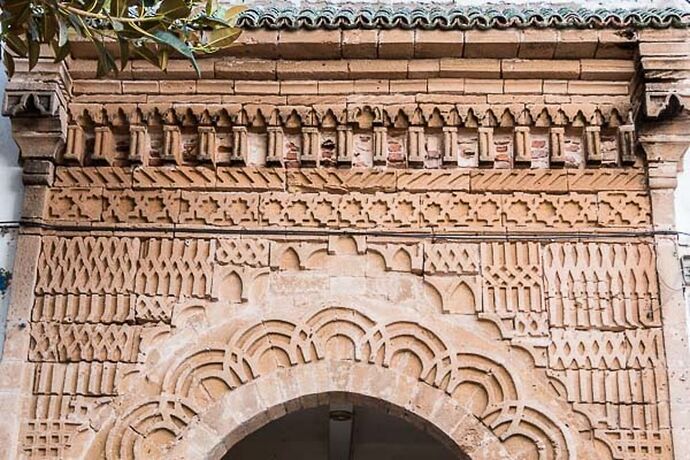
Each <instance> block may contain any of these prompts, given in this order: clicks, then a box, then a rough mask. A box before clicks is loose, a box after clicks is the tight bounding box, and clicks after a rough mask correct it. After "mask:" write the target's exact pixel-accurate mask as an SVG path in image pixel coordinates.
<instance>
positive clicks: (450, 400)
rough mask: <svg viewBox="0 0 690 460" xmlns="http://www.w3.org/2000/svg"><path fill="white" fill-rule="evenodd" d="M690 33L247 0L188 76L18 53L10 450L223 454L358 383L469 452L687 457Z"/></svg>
mask: <svg viewBox="0 0 690 460" xmlns="http://www.w3.org/2000/svg"><path fill="white" fill-rule="evenodd" d="M689 23H690V14H689V13H688V12H687V11H686V10H682V9H674V8H671V7H668V6H667V7H661V8H648V9H639V10H621V11H587V10H578V11H567V10H548V9H547V10H543V11H535V10H529V9H525V10H520V11H518V10H515V9H506V10H505V11H501V10H495V9H491V10H487V9H482V8H479V9H476V8H475V9H463V8H447V7H415V8H412V9H405V8H401V9H399V10H396V9H391V8H385V7H374V6H366V5H365V6H362V7H357V8H354V7H343V8H340V7H331V6H328V7H323V8H321V9H304V10H294V9H291V8H265V9H262V8H258V7H257V8H250V9H249V10H248V11H246V12H245V13H243V16H242V17H241V18H240V20H239V24H240V25H241V26H242V27H243V29H244V32H243V35H242V37H241V39H240V43H241V44H240V45H239V46H238V47H236V48H233V49H230V50H229V51H228V52H226V54H225V55H220V56H214V57H213V58H209V59H204V60H202V61H200V68H201V77H200V78H198V79H197V78H195V74H194V71H193V70H192V69H191V67H190V66H189V65H188V64H187V63H186V62H185V61H171V62H170V65H169V68H170V69H169V71H168V72H167V73H163V72H160V71H158V70H157V69H155V68H153V67H151V66H149V65H148V64H146V63H143V62H140V61H137V60H134V61H133V62H131V63H130V64H129V65H128V67H127V68H126V69H125V70H124V71H123V72H122V73H121V74H120V75H119V76H118V77H117V79H111V80H97V79H96V78H95V74H96V62H95V60H94V54H93V50H92V49H90V48H89V47H88V46H87V45H86V44H85V45H84V46H81V47H78V48H77V52H76V53H75V56H73V57H72V59H71V60H69V61H68V62H67V63H66V64H64V65H60V66H58V65H56V64H52V63H51V62H50V61H49V60H48V59H46V60H45V61H41V62H40V64H39V67H38V69H39V72H35V73H31V74H30V73H28V72H27V71H26V67H27V66H26V63H22V62H21V61H18V63H17V75H16V77H15V78H14V79H13V80H12V81H11V82H10V84H9V87H8V90H7V94H6V97H5V102H4V105H3V110H4V113H5V114H6V115H8V116H10V117H11V118H12V123H13V132H14V136H15V139H16V141H17V143H18V145H19V147H20V149H21V162H22V165H23V169H24V182H25V186H26V187H25V188H26V195H25V200H24V207H23V217H22V230H21V236H20V239H19V245H18V254H17V259H16V260H17V262H16V267H15V269H14V278H15V280H16V281H15V283H16V285H15V286H14V287H13V294H12V295H13V297H12V300H11V308H10V312H9V319H8V329H7V330H8V334H7V340H6V346H5V355H4V356H3V360H2V362H1V363H0V375H12V376H14V377H15V378H14V380H13V381H11V382H10V381H5V380H6V379H2V378H0V384H1V385H2V387H1V388H2V392H0V398H1V399H0V400H1V401H2V406H1V407H3V408H4V410H5V412H6V413H8V414H16V416H12V417H6V420H3V421H1V422H0V427H2V428H3V430H0V439H1V441H0V452H2V458H70V459H71V458H106V459H120V458H122V459H134V458H137V459H139V458H142V459H144V458H146V459H148V458H186V459H193V458H222V457H223V456H224V455H225V454H226V453H227V452H228V451H229V450H230V449H231V448H232V447H233V446H234V445H236V444H237V443H238V442H239V441H240V440H241V439H243V438H244V437H246V436H247V435H248V434H249V433H251V432H254V431H256V430H258V429H259V428H260V427H261V426H263V425H266V424H267V423H269V422H271V421H272V420H275V419H277V418H279V417H281V416H283V415H285V414H288V413H291V412H296V411H299V410H301V409H304V408H308V407H311V406H314V405H316V404H318V403H319V402H321V403H323V401H325V400H327V399H328V398H335V397H337V395H340V396H339V397H341V396H342V395H344V394H346V395H350V396H348V397H350V398H352V399H354V400H357V401H359V400H362V401H364V400H366V401H374V404H378V405H379V406H381V405H385V407H388V408H389V410H390V411H391V412H392V413H394V414H398V415H401V416H404V417H412V416H414V419H415V420H417V421H418V423H419V424H420V426H421V427H422V428H423V429H424V430H426V431H429V432H434V433H437V435H438V437H439V439H440V440H441V442H443V443H445V444H446V445H447V446H449V448H450V449H452V451H453V452H454V453H456V455H457V456H458V457H459V458H465V456H469V457H470V458H473V459H475V458H476V459H497V458H505V459H513V458H514V459H518V458H520V459H583V458H586V459H589V458H591V459H595V458H596V459H600V458H601V459H609V458H610V459H621V460H642V459H645V460H647V459H656V460H666V459H673V458H681V457H682V455H683V454H682V453H683V452H687V451H690V437H688V436H687V433H688V432H689V431H688V430H690V418H689V417H688V414H687V410H686V409H685V408H687V407H688V404H690V387H689V386H688V385H689V384H688V382H689V381H690V380H689V379H687V378H684V376H685V377H687V375H688V373H690V366H689V362H690V351H689V350H688V348H687V331H686V330H685V325H686V317H685V310H684V308H683V304H682V302H683V298H682V292H681V284H680V283H681V281H680V279H681V278H680V264H679V261H678V260H677V258H676V255H675V249H676V243H677V241H676V235H675V233H674V224H673V213H672V196H673V189H674V187H675V181H676V172H677V169H678V165H679V164H680V161H681V159H682V154H683V152H684V151H685V149H686V148H687V147H688V145H689V144H690V136H689V135H688V131H689V130H688V127H689V125H688V118H687V109H686V98H687V96H688V90H687V88H688V81H687V78H688V76H687V71H686V70H685V69H686V67H687V65H688V62H690V60H689V56H688V55H689V54H690V48H689V47H688V43H689V40H690V34H689V32H688V24H689ZM22 66H24V67H22ZM334 395H336V396H334Z"/></svg>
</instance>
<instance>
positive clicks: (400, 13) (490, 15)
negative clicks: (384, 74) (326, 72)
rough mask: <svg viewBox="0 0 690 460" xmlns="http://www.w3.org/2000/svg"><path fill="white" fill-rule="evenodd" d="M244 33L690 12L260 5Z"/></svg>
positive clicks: (246, 16)
mask: <svg viewBox="0 0 690 460" xmlns="http://www.w3.org/2000/svg"><path fill="white" fill-rule="evenodd" d="M238 25H239V26H240V27H242V28H244V29H282V30H298V29H307V30H309V29H311V30H314V29H327V30H328V29H395V28H399V29H428V30H472V29H474V30H485V29H507V28H511V27H512V28H556V29H565V28H572V29H606V28H614V29H625V28H656V29H666V28H687V27H690V9H687V10H683V9H679V8H633V9H620V8H619V9H604V8H601V9H587V8H570V7H560V8H548V7H547V8H519V7H515V6H510V7H505V8H496V7H495V6H492V7H467V8H465V7H454V6H449V7H444V6H433V5H432V6H421V5H420V6H414V7H391V6H380V5H376V6H373V5H369V6H367V5H364V6H361V7H360V6H356V7H353V6H337V5H328V6H317V7H305V8H294V7H278V8H277V7H261V6H254V7H250V8H249V9H247V10H246V11H244V12H243V13H242V14H241V16H240V17H239V19H238Z"/></svg>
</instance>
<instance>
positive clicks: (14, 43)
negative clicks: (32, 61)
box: [5, 32, 29, 56]
mask: <svg viewBox="0 0 690 460" xmlns="http://www.w3.org/2000/svg"><path fill="white" fill-rule="evenodd" d="M5 43H7V46H8V47H9V48H10V49H11V50H12V51H13V52H14V53H16V54H18V55H19V56H26V54H27V53H28V52H29V48H28V47H27V46H26V43H24V40H22V39H21V37H19V36H18V35H17V34H15V33H13V32H8V33H7V34H5Z"/></svg>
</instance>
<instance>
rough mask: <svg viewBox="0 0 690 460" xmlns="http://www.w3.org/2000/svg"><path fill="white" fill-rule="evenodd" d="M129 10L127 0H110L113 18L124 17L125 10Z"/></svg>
mask: <svg viewBox="0 0 690 460" xmlns="http://www.w3.org/2000/svg"><path fill="white" fill-rule="evenodd" d="M126 9H127V1H126V0H110V15H111V16H120V17H121V16H123V15H124V13H125V10H126Z"/></svg>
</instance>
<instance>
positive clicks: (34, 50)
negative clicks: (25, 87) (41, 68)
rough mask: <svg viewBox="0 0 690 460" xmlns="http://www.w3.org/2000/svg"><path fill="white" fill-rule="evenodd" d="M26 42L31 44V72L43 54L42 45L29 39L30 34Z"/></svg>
mask: <svg viewBox="0 0 690 460" xmlns="http://www.w3.org/2000/svg"><path fill="white" fill-rule="evenodd" d="M26 40H27V42H28V43H29V70H31V69H33V68H34V67H36V64H38V56H39V55H40V54H41V44H40V43H39V42H38V40H34V39H33V38H31V37H29V34H28V33H27V37H26Z"/></svg>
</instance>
